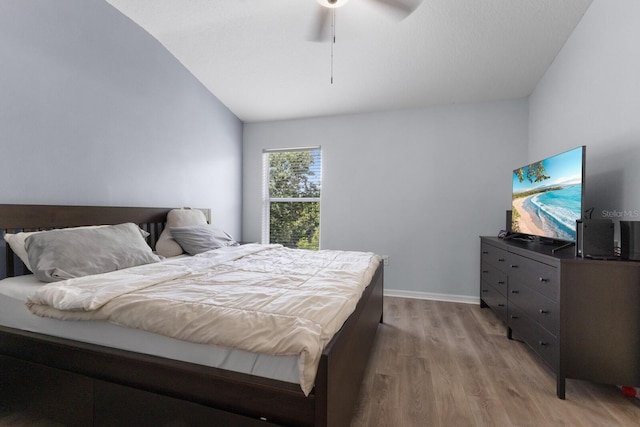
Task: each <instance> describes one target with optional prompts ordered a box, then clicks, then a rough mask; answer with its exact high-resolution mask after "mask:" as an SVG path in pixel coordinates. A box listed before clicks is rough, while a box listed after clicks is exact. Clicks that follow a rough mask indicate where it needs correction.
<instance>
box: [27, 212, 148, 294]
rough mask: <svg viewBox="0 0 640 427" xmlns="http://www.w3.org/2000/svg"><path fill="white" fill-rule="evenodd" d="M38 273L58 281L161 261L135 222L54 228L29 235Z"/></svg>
mask: <svg viewBox="0 0 640 427" xmlns="http://www.w3.org/2000/svg"><path fill="white" fill-rule="evenodd" d="M25 249H26V250H27V255H28V256H29V264H31V267H32V268H33V273H34V274H35V276H36V277H37V278H38V279H39V280H41V281H43V282H56V281H60V280H66V279H71V278H74V277H82V276H88V275H90V274H99V273H107V272H109V271H114V270H120V269H123V268H127V267H134V266H136V265H142V264H149V263H152V262H158V261H160V257H158V256H157V255H155V254H154V253H153V252H152V250H151V248H150V247H149V245H148V244H147V242H146V241H145V240H144V238H143V237H142V235H141V234H140V229H139V228H138V226H137V225H135V224H133V223H126V224H118V225H111V226H107V227H102V228H89V229H66V230H50V231H44V232H42V233H36V234H33V235H31V236H29V237H27V239H26V241H25Z"/></svg>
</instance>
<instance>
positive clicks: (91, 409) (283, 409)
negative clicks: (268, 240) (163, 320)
mask: <svg viewBox="0 0 640 427" xmlns="http://www.w3.org/2000/svg"><path fill="white" fill-rule="evenodd" d="M169 210H171V209H170V208H145V207H94V206H91V207H90V206H47V205H0V236H1V235H3V234H4V233H5V232H15V231H19V230H27V231H33V230H39V229H51V228H60V227H70V226H79V225H96V224H117V223H122V222H134V223H137V224H139V225H140V226H141V227H142V228H144V229H145V230H147V231H149V232H150V233H151V235H150V237H149V243H150V245H151V246H152V247H154V245H155V241H156V240H157V238H158V237H159V235H160V233H161V231H162V229H163V227H164V223H165V220H166V215H167V213H168V212H169ZM0 245H2V246H0V252H1V250H2V249H5V253H6V255H5V257H4V260H5V262H4V264H5V265H4V267H5V268H4V270H5V271H6V272H7V275H8V276H12V275H14V274H15V275H19V274H23V273H24V272H23V268H24V267H23V265H22V263H21V262H20V261H19V260H18V259H17V257H13V253H12V251H11V250H10V249H9V248H8V245H7V246H6V247H4V240H3V239H0ZM14 258H15V259H14ZM0 271H2V269H0ZM382 300H383V267H382V264H381V265H380V267H379V268H378V270H377V271H376V273H375V275H374V277H373V279H372V282H371V284H370V285H369V286H368V287H367V288H366V290H365V292H364V294H363V296H362V298H361V300H360V301H359V303H358V305H357V307H356V310H355V311H354V313H353V314H352V315H351V316H350V317H349V319H348V320H347V322H346V323H345V324H344V325H343V327H342V329H340V331H339V332H338V333H337V334H336V335H335V336H334V337H333V339H332V340H331V341H330V342H329V343H328V345H327V347H326V348H325V350H324V352H323V354H322V358H321V361H320V366H319V368H318V373H317V377H316V383H315V387H314V389H313V391H312V392H311V394H310V395H309V396H304V394H303V393H302V391H301V390H300V387H299V386H298V385H297V384H291V383H286V382H283V381H277V380H272V379H267V378H261V377H256V376H253V375H248V374H241V373H237V372H231V371H226V370H222V369H217V368H210V367H206V366H202V365H197V364H192V363H186V362H181V361H176V360H171V359H166V358H161V357H156V356H149V355H144V354H139V353H134V352H130V351H123V350H118V349H114V348H109V347H103V346H98V345H93V344H87V343H82V342H77V341H73V340H69V339H61V338H56V337H51V336H48V335H43V334H37V333H30V332H25V331H22V330H18V329H12V328H7V327H2V326H0V412H1V411H2V410H5V411H24V412H27V413H33V414H35V415H37V416H38V417H41V418H43V417H44V418H46V419H50V420H53V421H57V422H60V423H63V424H65V425H78V426H87V425H154V426H155V425H158V426H160V425H174V426H175V425H207V426H211V425H224V426H252V425H291V426H331V427H334V426H348V425H349V424H350V421H351V418H352V415H353V413H354V411H355V409H356V405H357V403H358V397H359V391H360V385H361V383H362V379H363V376H364V371H365V369H366V364H367V361H368V359H369V355H370V352H371V349H372V346H373V342H374V340H375V336H376V331H377V328H378V324H379V323H380V322H382Z"/></svg>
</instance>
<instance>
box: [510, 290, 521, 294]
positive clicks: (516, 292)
mask: <svg viewBox="0 0 640 427" xmlns="http://www.w3.org/2000/svg"><path fill="white" fill-rule="evenodd" d="M511 293H512V294H519V293H520V291H517V290H515V289H514V290H512V291H511Z"/></svg>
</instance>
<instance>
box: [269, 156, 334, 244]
mask: <svg viewBox="0 0 640 427" xmlns="http://www.w3.org/2000/svg"><path fill="white" fill-rule="evenodd" d="M316 150H319V151H320V197H270V196H269V179H270V163H269V155H270V154H273V153H289V152H296V151H316ZM322 163H323V162H322V147H321V146H320V145H313V146H308V147H294V148H264V149H263V150H262V230H261V241H262V244H265V245H268V244H270V243H269V242H270V237H271V236H270V230H271V203H283V202H284V203H291V202H293V203H309V202H312V203H313V202H317V203H318V205H319V214H318V215H319V218H318V236H320V234H321V232H322V226H321V223H322V221H321V218H322V201H321V200H322V175H323V173H322ZM319 249H320V238H318V250H319Z"/></svg>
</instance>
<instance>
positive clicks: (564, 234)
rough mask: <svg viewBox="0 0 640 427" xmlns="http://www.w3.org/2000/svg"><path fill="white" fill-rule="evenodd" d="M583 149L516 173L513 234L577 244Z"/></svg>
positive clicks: (515, 171) (540, 162) (520, 169)
mask: <svg viewBox="0 0 640 427" xmlns="http://www.w3.org/2000/svg"><path fill="white" fill-rule="evenodd" d="M582 155H583V153H582V147H578V148H576V149H573V150H571V151H567V152H565V153H562V154H558V155H557V156H554V157H550V158H548V159H545V160H542V161H539V162H535V163H531V164H529V165H527V166H524V167H521V168H518V169H515V170H514V171H513V203H512V204H513V206H512V224H511V228H512V231H513V232H516V233H523V234H530V235H535V236H543V237H548V238H550V239H556V240H566V241H575V240H576V220H577V219H580V218H581V213H582Z"/></svg>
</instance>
